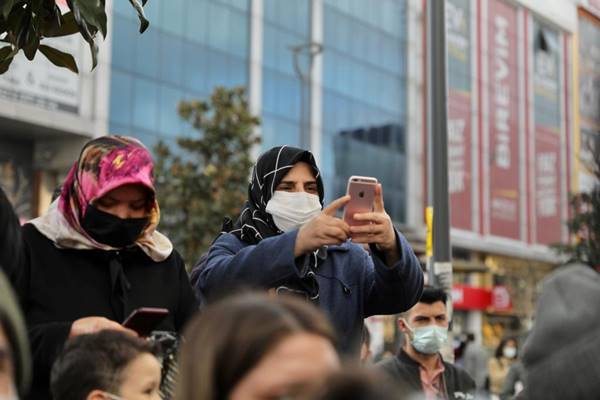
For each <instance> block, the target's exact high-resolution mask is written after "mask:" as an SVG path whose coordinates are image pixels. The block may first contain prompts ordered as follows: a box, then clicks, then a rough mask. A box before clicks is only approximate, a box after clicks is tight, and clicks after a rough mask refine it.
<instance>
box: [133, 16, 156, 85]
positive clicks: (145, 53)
mask: <svg viewBox="0 0 600 400" xmlns="http://www.w3.org/2000/svg"><path fill="white" fill-rule="evenodd" d="M158 32H159V31H158V29H156V27H154V28H152V26H150V28H148V30H147V31H146V32H144V34H143V35H139V36H138V37H137V38H135V41H136V43H137V49H136V62H135V71H136V72H138V73H139V74H140V75H145V76H147V77H149V78H156V77H158V47H159V41H158V39H159V36H158Z"/></svg>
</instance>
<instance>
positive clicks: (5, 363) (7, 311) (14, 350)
mask: <svg viewBox="0 0 600 400" xmlns="http://www.w3.org/2000/svg"><path fill="white" fill-rule="evenodd" d="M30 381H31V356H30V353H29V343H28V342H27V330H26V328H25V322H24V321H23V317H22V315H21V311H20V310H19V306H18V303H17V300H16V297H15V295H14V292H13V290H12V288H11V287H10V284H9V283H8V280H7V279H6V277H5V276H4V274H3V273H2V271H0V399H6V400H12V399H18V398H19V397H23V396H25V394H26V393H27V391H28V389H29V383H30Z"/></svg>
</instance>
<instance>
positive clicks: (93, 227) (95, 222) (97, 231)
mask: <svg viewBox="0 0 600 400" xmlns="http://www.w3.org/2000/svg"><path fill="white" fill-rule="evenodd" d="M147 224H148V217H144V218H125V219H123V218H119V217H117V216H115V215H112V214H110V213H107V212H104V211H100V210H98V209H97V208H96V207H94V206H93V205H91V204H89V205H88V207H87V212H86V213H85V217H84V218H83V221H81V227H82V228H83V229H85V231H86V232H87V233H88V235H90V236H91V237H92V239H94V240H95V241H96V242H98V243H102V244H107V245H109V246H111V247H116V248H121V247H126V246H129V245H130V244H133V242H135V241H136V239H137V238H139V237H140V235H141V234H142V231H143V230H144V228H145V227H146V225H147Z"/></svg>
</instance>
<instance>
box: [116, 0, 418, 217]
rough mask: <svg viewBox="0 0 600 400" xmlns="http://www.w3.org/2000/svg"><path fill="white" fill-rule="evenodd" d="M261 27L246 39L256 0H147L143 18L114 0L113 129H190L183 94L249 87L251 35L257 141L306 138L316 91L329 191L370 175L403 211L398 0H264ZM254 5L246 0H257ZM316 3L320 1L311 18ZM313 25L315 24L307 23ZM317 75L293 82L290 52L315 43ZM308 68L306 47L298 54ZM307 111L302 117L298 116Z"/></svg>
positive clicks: (142, 133) (402, 32)
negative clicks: (181, 111)
mask: <svg viewBox="0 0 600 400" xmlns="http://www.w3.org/2000/svg"><path fill="white" fill-rule="evenodd" d="M258 3H259V4H260V5H261V7H260V8H261V10H260V11H261V14H262V18H261V19H260V20H259V23H260V24H261V25H262V26H261V29H260V31H262V37H261V38H259V39H256V38H252V37H251V34H250V31H251V27H250V24H251V23H252V18H251V9H252V7H253V0H170V1H168V2H167V1H150V2H148V3H147V6H146V11H147V16H148V18H149V19H150V21H151V25H150V28H149V29H148V30H147V31H146V32H145V33H144V34H143V35H139V34H138V33H137V29H138V21H137V17H136V15H135V13H134V12H133V10H132V9H131V7H130V5H129V4H128V2H126V1H115V2H114V16H113V21H114V27H113V40H112V61H111V63H112V69H111V85H110V89H111V94H110V111H109V120H110V123H109V127H110V131H111V132H113V133H123V134H129V135H133V136H136V137H139V138H140V139H141V140H143V141H144V142H145V143H147V144H148V145H152V144H153V143H155V142H156V141H157V140H158V139H162V140H167V141H169V142H173V139H174V138H175V137H177V136H181V135H188V134H190V132H191V131H190V127H189V125H188V124H186V123H183V122H182V121H181V120H180V118H179V117H178V114H177V103H178V102H179V101H180V100H182V99H192V98H206V97H207V96H209V95H210V93H211V91H212V89H213V88H214V87H215V86H217V85H223V86H228V87H231V86H239V85H242V86H249V85H250V80H251V79H253V77H252V76H251V73H250V62H249V58H250V51H251V46H252V43H251V40H259V41H260V42H261V44H260V46H261V49H262V51H261V54H262V60H261V64H262V68H261V74H260V75H261V77H260V87H261V96H260V102H261V104H260V110H261V115H260V117H261V120H262V125H261V128H260V132H261V136H262V145H261V146H262V148H263V149H267V148H269V147H271V146H274V145H281V144H288V145H293V146H306V147H311V145H310V143H312V144H313V145H314V141H313V142H310V141H309V140H307V139H306V136H307V133H306V129H308V128H307V125H308V120H307V119H308V114H309V109H310V106H311V105H310V101H311V99H312V98H313V96H314V93H312V94H311V91H313V92H314V91H315V90H316V91H317V92H318V93H317V96H318V97H319V98H320V103H321V110H320V112H321V123H320V129H319V131H318V133H317V137H318V138H319V139H318V141H319V146H320V152H319V154H320V160H319V162H320V165H321V167H322V170H323V177H324V179H325V185H326V188H327V193H326V195H327V196H326V197H327V201H330V200H331V199H333V198H335V197H337V196H339V195H341V194H343V192H344V191H345V184H346V181H347V179H348V177H349V176H350V175H373V176H377V177H378V178H379V179H380V180H381V181H382V182H383V184H384V186H385V191H384V194H385V201H386V207H387V208H388V212H389V213H390V214H391V215H392V217H393V218H394V219H395V220H396V221H398V222H404V221H405V212H406V211H405V208H406V207H405V192H406V186H405V182H406V179H405V175H404V174H405V170H406V167H405V164H406V157H405V137H404V135H405V120H406V115H405V114H406V85H407V84H406V80H407V79H406V57H405V55H406V53H407V50H406V48H407V44H406V41H407V39H406V36H407V35H406V9H405V1H402V0H380V1H378V3H377V4H378V7H373V6H372V4H368V3H367V2H364V1H362V0H317V1H315V0H260V1H259V2H258ZM255 5H256V4H254V6H255ZM313 7H319V8H320V10H319V11H320V13H319V14H320V18H319V19H318V20H315V18H314V15H315V13H314V9H313ZM315 24H320V26H317V27H315ZM315 28H316V30H317V31H319V32H321V34H320V36H321V38H320V44H321V45H322V51H321V52H320V54H319V57H322V58H321V62H322V68H321V69H320V70H319V71H318V73H319V75H320V76H319V77H316V78H315V77H314V76H313V80H314V79H316V80H317V81H318V82H322V83H321V84H319V85H318V87H316V88H315V87H314V86H313V87H310V88H309V85H308V84H307V83H306V82H305V83H304V84H302V83H301V79H300V77H299V71H297V70H296V69H295V67H294V51H293V49H294V48H295V47H296V48H297V47H302V46H303V45H307V44H309V43H311V41H312V42H315V38H314V32H315ZM297 65H298V69H299V70H300V72H302V71H304V73H307V72H308V71H309V69H310V65H311V63H310V59H309V55H308V52H307V51H304V50H303V51H300V52H298V59H297ZM302 116H304V118H303V117H302Z"/></svg>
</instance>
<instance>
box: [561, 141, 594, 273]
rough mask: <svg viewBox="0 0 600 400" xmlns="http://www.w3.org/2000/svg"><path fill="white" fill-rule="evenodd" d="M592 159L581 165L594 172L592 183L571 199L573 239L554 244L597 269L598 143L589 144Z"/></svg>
mask: <svg viewBox="0 0 600 400" xmlns="http://www.w3.org/2000/svg"><path fill="white" fill-rule="evenodd" d="M588 150H589V153H590V154H591V155H592V159H591V160H590V161H589V162H587V163H584V166H585V167H586V168H587V169H588V170H589V171H590V172H592V173H593V175H594V177H595V184H594V186H593V188H592V189H591V190H589V191H588V192H582V193H576V194H572V195H571V199H570V211H571V212H570V218H569V220H568V221H567V227H568V229H569V233H570V234H571V237H572V240H571V241H570V242H569V243H567V244H559V245H556V246H554V248H555V249H556V250H557V251H558V252H559V253H561V254H564V255H566V256H568V257H569V261H570V262H581V263H584V264H587V265H589V266H591V267H593V268H595V269H599V270H600V146H598V143H589V144H588Z"/></svg>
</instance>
